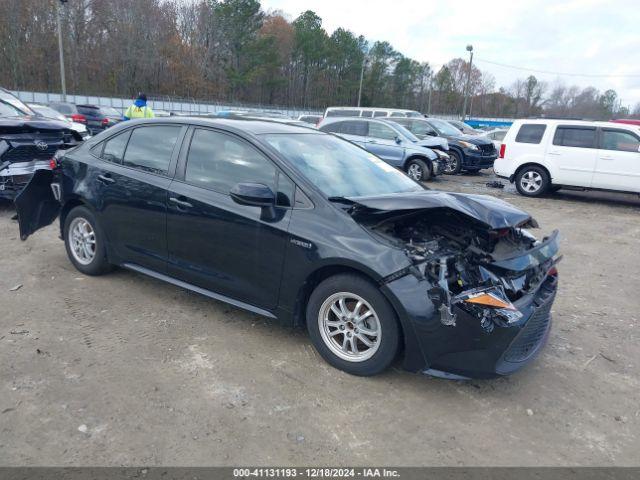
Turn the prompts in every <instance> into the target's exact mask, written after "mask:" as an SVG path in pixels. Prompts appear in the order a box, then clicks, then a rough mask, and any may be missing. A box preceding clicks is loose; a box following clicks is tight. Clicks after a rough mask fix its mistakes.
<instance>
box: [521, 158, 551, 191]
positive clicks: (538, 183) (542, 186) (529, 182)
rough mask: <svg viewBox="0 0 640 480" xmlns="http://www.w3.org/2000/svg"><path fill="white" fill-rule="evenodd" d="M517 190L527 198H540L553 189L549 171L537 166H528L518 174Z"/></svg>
mask: <svg viewBox="0 0 640 480" xmlns="http://www.w3.org/2000/svg"><path fill="white" fill-rule="evenodd" d="M515 181H516V189H517V190H518V193H520V195H524V196H525V197H540V196H542V195H544V194H545V193H547V192H548V191H549V188H551V179H550V178H549V174H548V173H547V171H546V170H545V169H544V168H542V167H538V166H537V165H527V166H525V167H523V168H521V169H520V170H518V173H517V174H516V179H515Z"/></svg>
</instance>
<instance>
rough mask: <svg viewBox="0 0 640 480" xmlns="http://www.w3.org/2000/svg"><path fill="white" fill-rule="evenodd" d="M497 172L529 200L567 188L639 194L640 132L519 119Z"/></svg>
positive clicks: (581, 123)
mask: <svg viewBox="0 0 640 480" xmlns="http://www.w3.org/2000/svg"><path fill="white" fill-rule="evenodd" d="M493 169H494V171H495V173H496V175H498V176H499V177H503V178H508V179H509V180H510V181H511V182H515V184H516V188H517V189H518V192H520V193H521V194H522V195H526V196H528V197H537V196H540V195H543V194H544V193H546V192H548V191H555V190H558V189H560V188H564V187H567V188H573V189H576V188H577V189H580V190H587V189H597V190H616V191H621V192H633V193H640V128H639V127H637V126H634V125H625V124H620V123H610V122H585V121H574V120H516V121H515V122H514V123H513V125H512V126H511V128H510V129H509V131H508V132H507V134H506V136H505V137H504V140H503V141H502V146H501V147H500V156H499V158H497V159H496V161H495V162H494V164H493Z"/></svg>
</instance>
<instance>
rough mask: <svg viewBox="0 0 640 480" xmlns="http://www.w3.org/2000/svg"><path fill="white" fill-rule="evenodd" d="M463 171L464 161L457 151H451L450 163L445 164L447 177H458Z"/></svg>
mask: <svg viewBox="0 0 640 480" xmlns="http://www.w3.org/2000/svg"><path fill="white" fill-rule="evenodd" d="M461 170H462V159H461V158H460V154H459V153H458V152H456V151H455V150H449V161H448V162H447V163H446V164H445V167H444V173H446V174H447V175H457V174H458V173H460V171H461Z"/></svg>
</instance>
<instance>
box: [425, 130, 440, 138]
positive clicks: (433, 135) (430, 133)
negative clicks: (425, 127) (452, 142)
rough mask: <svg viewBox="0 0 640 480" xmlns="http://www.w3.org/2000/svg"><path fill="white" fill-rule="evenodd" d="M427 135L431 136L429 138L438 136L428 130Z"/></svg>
mask: <svg viewBox="0 0 640 480" xmlns="http://www.w3.org/2000/svg"><path fill="white" fill-rule="evenodd" d="M427 135H429V136H431V137H437V136H438V134H437V133H436V132H435V131H433V130H429V131H428V132H427Z"/></svg>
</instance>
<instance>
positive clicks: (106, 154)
mask: <svg viewBox="0 0 640 480" xmlns="http://www.w3.org/2000/svg"><path fill="white" fill-rule="evenodd" d="M129 135H131V130H127V131H126V132H123V133H121V134H119V135H116V136H115V137H112V138H110V139H109V140H107V141H106V142H105V144H104V150H103V151H102V156H101V158H102V159H103V160H106V161H108V162H113V163H122V159H123V157H124V149H125V148H126V147H127V142H128V141H129Z"/></svg>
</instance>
